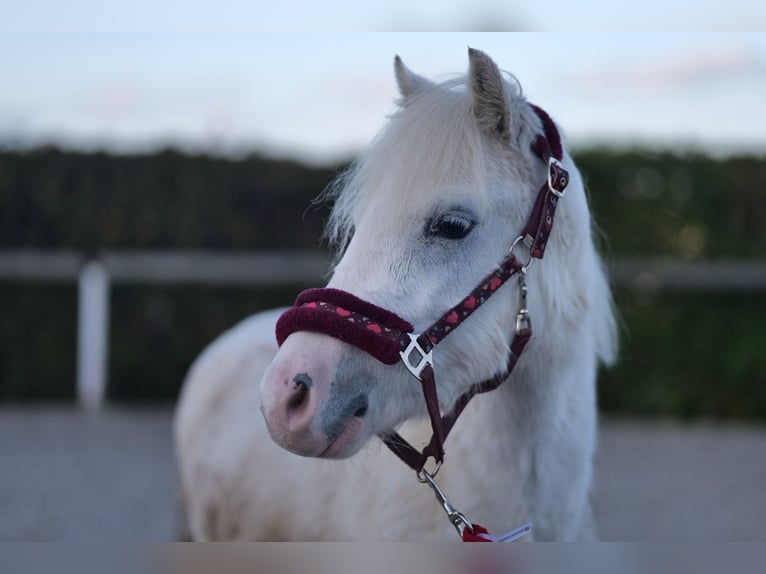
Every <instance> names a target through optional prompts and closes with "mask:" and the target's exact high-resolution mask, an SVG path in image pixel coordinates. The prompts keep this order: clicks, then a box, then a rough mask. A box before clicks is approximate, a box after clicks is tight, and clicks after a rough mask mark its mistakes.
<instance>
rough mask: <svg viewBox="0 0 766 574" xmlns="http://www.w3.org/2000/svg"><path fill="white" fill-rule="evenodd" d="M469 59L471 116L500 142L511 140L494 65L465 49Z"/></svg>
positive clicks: (507, 110) (507, 113)
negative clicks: (499, 139) (472, 114)
mask: <svg viewBox="0 0 766 574" xmlns="http://www.w3.org/2000/svg"><path fill="white" fill-rule="evenodd" d="M468 60H469V62H470V64H469V69H468V76H469V78H470V83H471V100H472V102H473V113H474V115H475V116H476V120H477V121H478V123H479V126H481V128H482V129H484V130H486V131H487V132H489V133H493V134H495V135H497V136H500V138H502V139H503V141H510V139H511V123H510V113H511V112H510V101H509V99H508V93H507V92H506V89H505V83H504V81H503V76H502V74H501V73H500V70H499V69H498V67H497V64H495V62H493V61H492V58H490V57H489V56H487V55H486V54H485V53H484V52H482V51H481V50H474V49H473V48H468Z"/></svg>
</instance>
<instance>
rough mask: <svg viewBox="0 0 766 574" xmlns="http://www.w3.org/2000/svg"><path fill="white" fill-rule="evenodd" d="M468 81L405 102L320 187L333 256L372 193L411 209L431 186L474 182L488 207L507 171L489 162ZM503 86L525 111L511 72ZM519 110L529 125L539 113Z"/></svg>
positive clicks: (444, 189)
mask: <svg viewBox="0 0 766 574" xmlns="http://www.w3.org/2000/svg"><path fill="white" fill-rule="evenodd" d="M466 86H467V79H466V77H465V76H457V77H451V78H448V79H446V80H444V81H442V82H439V83H433V84H430V85H429V86H427V87H425V88H423V89H421V90H419V91H418V92H416V93H415V94H413V95H412V96H410V97H408V98H407V99H406V101H401V102H400V103H399V104H400V105H399V107H398V108H397V109H396V110H395V111H394V112H393V113H392V114H391V115H390V116H389V118H388V122H387V124H386V125H385V126H384V128H383V129H382V130H381V131H380V132H379V133H378V135H377V136H376V137H375V138H374V139H373V141H372V142H371V143H370V144H369V145H368V146H367V148H366V149H365V150H364V151H363V152H362V154H361V155H360V156H359V157H358V158H357V159H356V160H355V161H354V162H353V163H352V164H351V165H350V166H349V167H348V168H346V169H345V170H344V171H343V172H342V173H341V174H340V175H339V176H338V177H337V178H336V179H335V180H334V181H333V182H332V183H331V184H330V185H329V186H328V187H327V189H326V190H325V191H324V192H323V194H322V195H321V196H320V201H329V202H330V203H332V211H331V214H330V217H329V220H328V223H327V226H326V228H325V233H324V237H325V239H326V240H328V241H329V243H330V246H331V247H332V249H333V250H334V252H335V253H336V257H339V256H340V255H342V253H343V251H344V250H345V247H346V245H347V244H348V242H349V241H350V239H351V237H352V236H353V233H354V222H355V221H357V220H358V215H359V213H360V210H361V209H363V208H364V206H365V204H366V202H367V201H368V200H369V198H370V197H371V196H373V195H375V194H380V193H385V194H387V197H388V198H389V200H390V201H394V202H399V201H406V202H407V203H408V205H410V206H413V205H416V204H417V203H418V202H426V201H431V200H432V197H431V196H429V194H428V191H429V190H431V191H436V190H438V191H439V193H440V194H442V195H443V196H444V195H448V194H449V192H450V190H457V189H456V182H459V183H461V184H466V185H470V186H471V188H472V190H473V191H472V199H473V201H474V202H475V203H477V205H478V207H479V208H480V209H482V208H488V207H489V205H490V204H491V201H492V195H491V191H492V188H493V186H492V185H491V182H490V181H488V180H489V178H492V177H497V178H500V177H503V175H504V174H502V173H499V172H498V169H497V168H493V164H498V162H490V161H489V160H490V158H491V154H492V147H491V145H489V143H488V141H487V138H486V137H485V135H484V134H482V132H481V129H480V128H479V126H478V125H477V123H476V120H475V118H474V115H473V111H472V107H471V101H470V96H469V94H468V93H467V89H466ZM506 89H507V90H508V92H509V94H510V96H511V98H510V99H511V101H512V102H513V103H512V106H516V107H517V108H520V107H521V106H519V102H520V100H521V88H520V86H519V84H518V82H517V81H516V79H515V78H514V77H512V76H511V77H510V81H508V82H506ZM524 107H528V106H524ZM514 111H515V112H516V113H517V114H518V115H519V116H522V117H520V118H519V119H520V120H521V121H522V122H523V123H524V124H525V125H526V124H528V123H529V121H530V118H532V119H531V121H533V122H536V121H537V120H536V118H534V117H533V116H534V114H531V115H529V114H524V113H521V112H519V110H518V109H517V110H514ZM524 132H526V130H525V131H524ZM500 163H501V164H502V163H506V162H500ZM507 167H508V168H509V169H513V168H514V166H511V165H509V166H507ZM520 171H521V173H524V171H525V170H523V169H521V170H520ZM517 175H518V174H517ZM380 186H386V187H387V188H388V189H385V190H381V189H380ZM373 190H375V191H373Z"/></svg>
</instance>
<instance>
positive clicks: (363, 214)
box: [261, 50, 609, 458]
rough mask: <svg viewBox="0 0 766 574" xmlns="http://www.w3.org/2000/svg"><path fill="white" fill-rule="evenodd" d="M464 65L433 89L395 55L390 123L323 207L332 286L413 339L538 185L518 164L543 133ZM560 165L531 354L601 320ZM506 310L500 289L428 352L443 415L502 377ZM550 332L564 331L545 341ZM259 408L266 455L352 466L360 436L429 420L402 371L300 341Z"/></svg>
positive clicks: (512, 292)
mask: <svg viewBox="0 0 766 574" xmlns="http://www.w3.org/2000/svg"><path fill="white" fill-rule="evenodd" d="M469 60H470V64H469V71H468V74H467V76H466V77H463V78H459V79H454V80H448V81H446V82H442V83H433V82H431V81H429V80H426V79H424V78H422V77H420V76H418V75H416V74H414V73H412V72H411V71H410V70H408V69H407V68H406V67H405V66H404V64H403V63H402V62H401V60H400V59H399V58H398V57H397V58H396V60H395V72H396V79H397V83H398V86H399V91H400V93H401V99H400V101H399V103H398V109H397V110H396V111H395V113H394V114H393V115H392V116H391V118H390V120H389V122H388V124H387V125H386V126H385V128H384V129H383V130H382V131H381V133H380V134H379V135H378V136H377V138H376V139H375V140H374V141H373V142H372V144H371V145H370V146H369V148H368V149H367V150H366V151H365V152H364V153H363V154H362V155H361V157H360V158H359V159H358V160H357V161H356V162H355V164H354V165H353V166H352V167H351V168H350V169H349V170H348V172H347V173H345V174H344V175H343V176H341V177H340V178H339V180H338V181H337V182H336V183H335V184H334V186H333V187H332V189H331V190H330V192H329V193H330V195H331V196H332V199H334V201H335V203H334V207H333V211H332V215H331V219H330V222H329V224H328V230H327V233H328V236H329V237H330V239H331V240H332V242H333V244H334V245H335V246H336V248H337V249H338V253H339V259H338V260H337V262H336V265H335V268H334V271H333V274H332V278H331V280H330V282H329V284H328V287H333V288H336V289H341V290H344V291H346V292H349V293H352V294H354V295H356V296H357V297H359V298H361V299H364V300H366V301H368V302H371V303H373V304H374V305H377V306H378V307H382V308H384V309H388V310H390V311H392V312H393V313H396V314H397V315H399V316H400V317H403V318H405V319H406V320H407V321H409V322H410V323H411V324H412V325H413V326H414V330H415V332H421V331H422V330H423V329H425V328H426V327H428V326H429V325H430V324H431V323H432V322H433V321H434V320H436V319H437V318H438V317H440V316H441V314H442V313H444V312H445V310H447V309H448V308H449V307H451V306H452V305H453V304H455V303H457V302H458V301H460V300H461V299H462V298H463V297H465V296H466V295H467V294H468V293H469V292H470V291H471V290H472V289H474V287H476V285H477V283H478V282H479V281H480V280H481V279H482V278H483V277H485V276H486V274H487V273H488V272H489V271H491V270H492V269H493V268H494V267H495V266H496V265H497V264H498V262H499V261H500V260H502V259H503V257H504V256H505V255H506V254H507V253H508V250H509V247H510V246H511V244H512V243H513V241H514V239H515V238H516V237H517V236H518V234H519V231H520V230H521V228H522V227H523V226H524V224H525V222H526V218H527V216H528V215H529V212H530V209H531V208H532V204H533V201H534V198H535V195H536V192H537V190H538V189H539V188H540V185H541V183H542V182H543V181H545V178H546V177H547V168H546V165H545V164H544V163H543V162H541V160H540V158H539V157H537V156H535V155H534V154H533V153H532V152H531V150H530V147H531V143H532V142H533V140H534V139H535V137H536V136H537V135H538V134H540V133H541V131H542V127H541V122H540V119H539V118H538V116H537V115H536V114H535V112H534V110H533V109H532V107H531V106H530V105H529V104H528V103H527V102H526V100H525V99H524V98H523V97H522V95H521V91H520V88H519V86H518V84H517V83H516V82H515V81H509V80H508V79H506V78H505V77H504V76H503V74H501V72H500V70H499V69H498V67H497V66H496V65H495V63H494V62H493V61H492V60H491V59H490V58H489V57H488V56H487V55H486V54H484V53H482V52H480V51H478V50H469ZM565 163H566V164H567V169H569V171H570V173H572V183H571V184H570V188H569V190H568V195H567V199H566V201H565V202H562V206H561V209H560V212H559V213H560V214H561V215H560V216H557V224H556V227H554V231H553V235H552V236H551V239H550V245H549V247H548V253H550V256H549V255H546V259H545V261H544V262H540V263H539V265H538V267H539V269H538V268H535V269H534V270H531V271H530V274H529V275H530V277H529V282H530V288H533V289H534V290H536V297H535V299H534V300H532V301H530V308H531V310H532V312H533V314H534V315H533V316H534V317H535V321H536V322H535V329H536V332H537V333H544V332H545V331H546V330H547V329H551V334H550V335H540V336H539V337H538V340H535V341H533V342H532V343H530V347H531V346H533V345H536V346H538V347H539V348H541V347H542V346H543V345H544V344H545V343H544V342H543V341H541V339H543V337H545V341H547V342H548V343H547V344H550V345H552V346H553V345H556V344H558V343H560V342H562V341H559V340H558V339H557V337H558V338H563V337H564V336H565V335H563V334H559V335H557V334H556V333H561V332H562V331H564V330H565V327H564V326H565V325H574V324H577V323H578V321H580V322H582V321H583V317H584V316H585V315H587V312H588V310H589V309H590V308H591V307H592V301H591V299H592V298H593V297H605V304H606V305H607V306H608V290H607V288H606V286H605V284H604V285H600V284H599V285H597V286H595V287H593V286H591V287H593V288H589V285H588V279H587V278H583V277H580V275H585V274H586V273H578V270H583V269H584V267H585V266H588V265H590V266H591V267H594V269H595V270H594V272H595V273H596V274H598V275H599V276H601V275H600V270H599V269H598V262H597V261H598V260H597V257H596V255H595V252H593V248H592V243H591V239H590V220H589V215H588V211H587V203H586V201H585V197H584V193H583V190H582V183H581V181H580V179H579V175H577V173H576V171H575V169H574V167H573V166H571V162H570V160H569V159H568V158H565ZM563 204H566V205H563ZM591 254H592V255H591ZM601 277H602V276H601ZM602 278H603V277H602ZM594 289H595V292H594ZM503 291H505V292H503ZM518 308H519V300H518V291H517V290H516V289H514V288H509V287H508V286H505V287H503V288H501V290H500V291H499V292H498V293H497V296H494V297H492V299H491V300H490V301H488V302H487V304H486V305H484V306H482V307H481V308H479V309H478V310H477V312H476V313H475V314H474V315H473V316H471V317H470V318H469V319H468V320H467V321H465V323H463V325H462V326H461V327H460V329H457V330H456V331H455V332H454V334H451V335H450V336H449V337H447V338H446V339H445V340H444V342H443V343H442V344H441V345H439V347H438V349H436V350H435V351H434V353H435V356H434V360H435V366H434V370H435V373H436V376H437V380H438V384H439V400H440V402H441V406H442V408H444V409H449V408H450V407H451V406H452V405H453V403H454V402H455V401H456V400H457V398H458V397H459V396H460V395H461V394H462V393H463V392H465V391H466V390H467V389H468V388H469V386H470V385H472V384H473V383H475V382H477V381H481V380H483V379H486V378H489V377H491V376H492V375H494V374H496V373H498V372H499V371H501V370H502V369H503V367H504V365H505V363H506V361H507V357H508V348H509V345H510V343H511V338H512V336H513V333H514V321H515V315H516V312H517V311H518ZM554 321H557V322H561V323H562V327H561V328H560V329H556V330H555V331H554V330H553V329H552V327H551V325H549V324H550V323H552V322H554ZM581 324H582V323H581ZM570 334H571V333H570ZM567 344H571V343H567ZM606 347H608V344H605V345H604V348H605V350H604V352H603V353H602V354H604V355H608V353H609V351H608V349H606ZM567 348H568V347H567ZM261 403H262V410H263V413H264V416H265V418H266V422H267V425H268V427H269V430H270V433H271V435H272V437H273V438H274V440H275V441H276V442H277V443H278V444H280V445H281V446H283V447H284V448H286V449H288V450H290V451H293V452H295V453H297V454H301V455H305V456H317V457H328V458H339V457H345V456H350V455H352V454H353V453H355V452H356V451H357V450H358V449H359V448H360V447H361V446H362V445H363V444H364V443H365V442H366V441H367V440H368V439H369V438H370V437H372V436H374V435H380V434H384V433H387V432H389V431H391V430H393V429H394V428H395V427H397V426H398V425H400V424H401V423H402V422H404V421H406V420H407V419H410V418H413V417H417V416H421V415H423V414H424V413H425V408H424V404H423V397H422V392H421V389H420V384H419V383H418V382H417V380H415V379H414V378H413V377H412V375H411V374H410V373H409V372H408V371H407V370H406V368H405V367H404V365H402V364H398V365H393V366H390V365H385V364H383V363H381V362H380V361H378V360H376V359H375V358H373V357H372V356H370V355H369V354H367V353H365V352H364V351H362V350H360V349H358V348H356V347H355V346H352V345H349V344H346V343H343V342H341V341H340V340H337V339H335V338H333V337H330V336H328V335H324V334H317V333H310V332H305V331H301V332H295V333H293V334H291V335H290V336H289V337H287V339H286V340H285V341H284V344H283V345H282V346H281V348H280V349H279V351H278V353H277V355H276V357H275V358H274V360H273V362H272V364H271V366H270V367H269V369H268V371H267V372H266V374H265V375H264V378H263V380H262V383H261Z"/></svg>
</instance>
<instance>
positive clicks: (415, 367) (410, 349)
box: [399, 333, 434, 382]
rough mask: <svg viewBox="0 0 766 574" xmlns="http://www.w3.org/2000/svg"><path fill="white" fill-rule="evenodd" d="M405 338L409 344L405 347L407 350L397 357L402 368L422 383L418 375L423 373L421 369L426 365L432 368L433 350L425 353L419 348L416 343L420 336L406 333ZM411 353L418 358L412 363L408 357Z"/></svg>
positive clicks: (418, 344)
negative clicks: (400, 359)
mask: <svg viewBox="0 0 766 574" xmlns="http://www.w3.org/2000/svg"><path fill="white" fill-rule="evenodd" d="M407 336H408V337H409V338H410V343H409V345H407V348H406V349H404V351H400V352H399V356H400V357H401V358H402V363H404V366H405V367H407V370H408V371H409V372H410V373H412V376H413V377H415V378H416V379H417V380H419V381H420V382H423V379H422V377H421V376H420V374H421V373H422V372H423V369H425V368H426V367H427V366H428V365H431V366H432V367H433V364H434V363H433V349H431V350H430V351H428V352H427V353H426V351H425V349H423V347H421V346H420V343H419V342H418V337H420V335H415V334H414V333H407ZM413 353H417V355H418V356H417V359H416V360H415V361H414V362H411V361H410V356H411V355H412V354H413Z"/></svg>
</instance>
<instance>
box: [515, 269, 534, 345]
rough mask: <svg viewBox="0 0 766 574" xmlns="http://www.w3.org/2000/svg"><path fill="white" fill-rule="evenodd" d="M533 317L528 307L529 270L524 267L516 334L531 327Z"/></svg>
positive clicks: (520, 279) (521, 276)
mask: <svg viewBox="0 0 766 574" xmlns="http://www.w3.org/2000/svg"><path fill="white" fill-rule="evenodd" d="M531 328H532V319H530V317H529V309H528V308H527V272H526V270H524V269H522V270H521V274H520V275H519V313H518V314H517V315H516V334H519V333H520V332H521V330H522V329H531Z"/></svg>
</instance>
